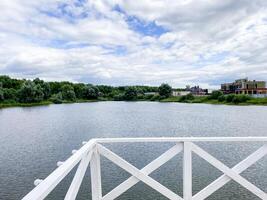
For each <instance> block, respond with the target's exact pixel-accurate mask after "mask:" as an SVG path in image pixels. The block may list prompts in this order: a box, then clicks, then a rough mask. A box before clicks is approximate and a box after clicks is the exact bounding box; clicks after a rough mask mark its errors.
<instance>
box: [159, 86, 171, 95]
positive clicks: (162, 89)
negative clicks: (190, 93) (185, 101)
mask: <svg viewBox="0 0 267 200" xmlns="http://www.w3.org/2000/svg"><path fill="white" fill-rule="evenodd" d="M159 95H160V96H164V97H166V98H167V97H170V96H171V95H172V87H171V86H169V85H168V84H166V83H163V84H161V85H160V86H159Z"/></svg>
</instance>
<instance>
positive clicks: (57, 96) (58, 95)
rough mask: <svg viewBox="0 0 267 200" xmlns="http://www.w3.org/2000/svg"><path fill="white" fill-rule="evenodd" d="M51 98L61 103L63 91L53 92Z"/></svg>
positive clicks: (54, 101) (56, 102)
mask: <svg viewBox="0 0 267 200" xmlns="http://www.w3.org/2000/svg"><path fill="white" fill-rule="evenodd" d="M50 100H51V101H52V102H53V103H55V104H60V103H62V102H63V98H62V93H61V92H59V93H57V94H53V95H52V97H51V98H50Z"/></svg>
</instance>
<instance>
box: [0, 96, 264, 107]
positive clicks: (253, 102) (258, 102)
mask: <svg viewBox="0 0 267 200" xmlns="http://www.w3.org/2000/svg"><path fill="white" fill-rule="evenodd" d="M98 101H113V99H111V98H103V97H100V98H99V99H95V100H84V99H77V100H76V101H63V102H62V103H88V102H98ZM136 101H152V100H149V99H138V100H136ZM154 101H159V102H178V103H206V104H221V105H266V106H267V97H266V98H252V99H249V100H248V101H246V102H243V103H237V104H234V103H227V102H225V101H223V102H220V101H218V100H214V99H212V100H211V99H209V98H207V97H206V96H195V97H194V99H192V100H185V101H181V97H169V98H165V99H161V100H154ZM50 104H53V102H51V101H42V102H39V103H18V102H14V101H9V102H8V101H6V102H2V103H0V109H1V108H7V107H31V106H45V105H50Z"/></svg>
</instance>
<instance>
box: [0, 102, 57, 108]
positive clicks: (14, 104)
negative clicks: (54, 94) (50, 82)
mask: <svg viewBox="0 0 267 200" xmlns="http://www.w3.org/2000/svg"><path fill="white" fill-rule="evenodd" d="M50 104H52V102H51V101H42V102H38V103H18V102H4V103H0V108H8V107H31V106H46V105H50Z"/></svg>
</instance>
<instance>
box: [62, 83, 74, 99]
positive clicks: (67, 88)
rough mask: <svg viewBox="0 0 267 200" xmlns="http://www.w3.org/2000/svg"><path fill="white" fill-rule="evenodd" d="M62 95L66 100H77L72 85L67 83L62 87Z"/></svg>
mask: <svg viewBox="0 0 267 200" xmlns="http://www.w3.org/2000/svg"><path fill="white" fill-rule="evenodd" d="M61 91H62V97H63V99H64V100H68V101H75V99H76V95H75V92H74V89H73V87H72V86H71V85H69V84H66V85H63V86H62V87H61Z"/></svg>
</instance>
